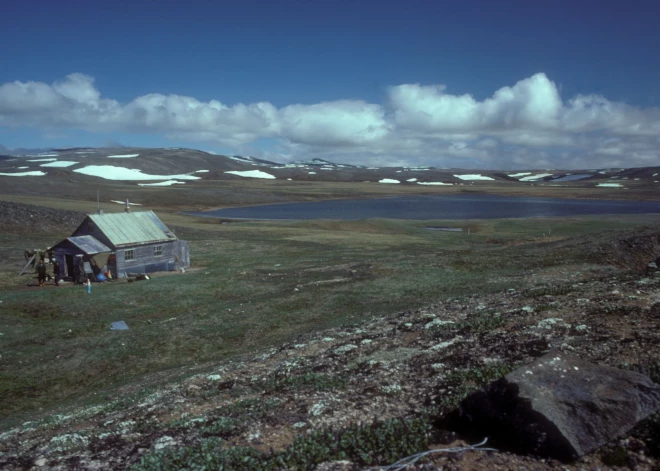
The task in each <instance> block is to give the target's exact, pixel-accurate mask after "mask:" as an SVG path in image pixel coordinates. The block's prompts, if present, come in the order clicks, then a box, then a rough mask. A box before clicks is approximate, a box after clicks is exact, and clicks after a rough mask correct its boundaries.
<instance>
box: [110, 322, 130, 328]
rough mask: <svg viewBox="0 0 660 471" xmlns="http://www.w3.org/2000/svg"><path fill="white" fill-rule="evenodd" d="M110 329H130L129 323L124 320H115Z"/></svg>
mask: <svg viewBox="0 0 660 471" xmlns="http://www.w3.org/2000/svg"><path fill="white" fill-rule="evenodd" d="M110 330H128V325H126V322H124V321H117V322H113V323H112V327H110Z"/></svg>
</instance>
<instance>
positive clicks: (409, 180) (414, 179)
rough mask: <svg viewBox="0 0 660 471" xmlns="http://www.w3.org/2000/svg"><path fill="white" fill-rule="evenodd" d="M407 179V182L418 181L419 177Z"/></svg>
mask: <svg viewBox="0 0 660 471" xmlns="http://www.w3.org/2000/svg"><path fill="white" fill-rule="evenodd" d="M406 181H407V182H416V181H417V179H416V178H409V179H408V180H406Z"/></svg>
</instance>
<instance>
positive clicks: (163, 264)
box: [115, 241, 176, 276]
mask: <svg viewBox="0 0 660 471" xmlns="http://www.w3.org/2000/svg"><path fill="white" fill-rule="evenodd" d="M175 242H176V241H172V242H159V243H156V244H148V245H138V246H134V247H122V248H119V249H116V251H115V255H116V258H117V274H118V275H119V276H122V274H127V273H151V272H154V271H169V270H174V269H175V265H176V263H175V255H176V253H175ZM155 247H162V253H161V255H155V254H154V248H155ZM129 250H131V251H133V259H132V260H126V252H127V251H129Z"/></svg>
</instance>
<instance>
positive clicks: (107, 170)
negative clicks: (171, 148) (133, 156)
mask: <svg viewBox="0 0 660 471" xmlns="http://www.w3.org/2000/svg"><path fill="white" fill-rule="evenodd" d="M74 172H76V173H82V174H84V175H91V176H92V177H101V178H105V179H106V180H166V179H170V178H178V179H179V180H199V179H200V177H195V176H194V175H188V174H183V175H149V174H147V173H142V170H137V169H133V168H125V167H115V166H113V165H88V166H87V167H83V168H78V169H76V170H74Z"/></svg>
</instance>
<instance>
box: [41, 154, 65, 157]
mask: <svg viewBox="0 0 660 471" xmlns="http://www.w3.org/2000/svg"><path fill="white" fill-rule="evenodd" d="M59 156H60V154H37V157H59Z"/></svg>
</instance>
